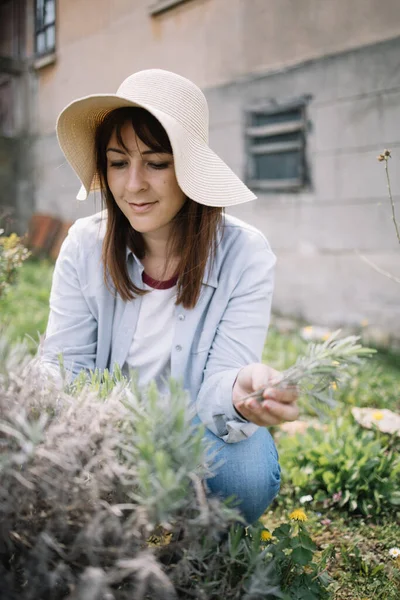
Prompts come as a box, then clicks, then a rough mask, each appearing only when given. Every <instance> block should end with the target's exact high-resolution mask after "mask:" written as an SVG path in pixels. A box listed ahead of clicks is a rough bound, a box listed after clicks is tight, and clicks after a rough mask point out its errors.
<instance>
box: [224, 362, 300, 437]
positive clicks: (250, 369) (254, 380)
mask: <svg viewBox="0 0 400 600" xmlns="http://www.w3.org/2000/svg"><path fill="white" fill-rule="evenodd" d="M281 377H282V376H281V374H280V373H279V371H276V370H275V369H273V368H272V367H267V365H263V364H261V363H253V364H251V365H247V366H246V367H243V369H241V370H240V371H239V374H238V376H237V378H236V381H235V384H234V386H233V391H232V401H233V405H234V407H235V408H236V410H237V411H239V413H240V414H241V415H242V416H243V417H244V418H245V419H248V420H249V421H251V422H252V423H255V424H256V425H261V426H264V427H266V426H269V425H278V424H279V423H283V422H284V421H295V420H296V419H297V417H298V415H299V409H298V407H297V404H296V401H297V397H298V393H297V389H296V388H293V387H288V388H286V389H281V390H279V389H274V388H273V387H272V386H273V385H274V384H275V385H276V384H277V383H278V382H279V381H280V379H281ZM261 388H266V389H265V391H264V393H263V400H262V401H260V400H258V399H257V398H249V399H248V400H244V401H243V398H244V397H245V396H248V395H249V394H252V393H253V392H256V391H257V390H260V389H261Z"/></svg>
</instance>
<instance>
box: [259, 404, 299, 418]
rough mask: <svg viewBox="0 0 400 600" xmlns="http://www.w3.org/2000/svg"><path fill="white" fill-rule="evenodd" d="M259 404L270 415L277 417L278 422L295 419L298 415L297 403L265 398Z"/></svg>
mask: <svg viewBox="0 0 400 600" xmlns="http://www.w3.org/2000/svg"><path fill="white" fill-rule="evenodd" d="M260 404H261V406H262V408H263V409H264V410H265V411H266V412H267V413H268V414H269V415H270V416H271V417H273V418H274V419H278V421H279V422H283V421H295V420H296V419H297V418H298V416H299V407H298V406H297V404H283V403H282V402H276V401H275V400H265V401H264V402H261V403H260Z"/></svg>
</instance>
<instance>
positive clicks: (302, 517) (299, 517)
mask: <svg viewBox="0 0 400 600" xmlns="http://www.w3.org/2000/svg"><path fill="white" fill-rule="evenodd" d="M289 519H291V520H292V521H308V517H307V515H306V513H305V512H304V510H303V509H302V508H296V509H295V510H294V511H293V512H291V513H290V515H289Z"/></svg>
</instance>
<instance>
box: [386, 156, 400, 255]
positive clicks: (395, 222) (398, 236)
mask: <svg viewBox="0 0 400 600" xmlns="http://www.w3.org/2000/svg"><path fill="white" fill-rule="evenodd" d="M389 158H390V154H389V155H387V156H385V171H386V180H387V187H388V192H389V198H390V204H391V207H392V218H393V223H394V227H395V229H396V235H397V239H398V242H399V244H400V232H399V226H398V224H397V220H396V212H395V208H394V202H393V196H392V188H391V186H390V177H389V167H388V161H389Z"/></svg>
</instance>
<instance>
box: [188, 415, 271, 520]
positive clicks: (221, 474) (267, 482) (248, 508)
mask: <svg viewBox="0 0 400 600" xmlns="http://www.w3.org/2000/svg"><path fill="white" fill-rule="evenodd" d="M194 422H195V423H196V422H199V419H198V417H197V416H196V417H195V419H194ZM205 440H206V441H207V442H213V444H212V450H211V452H215V451H217V454H216V459H215V460H216V462H217V463H220V462H222V464H221V465H219V466H218V468H217V470H216V475H215V476H214V477H212V478H210V479H207V486H208V488H209V490H210V493H211V495H213V496H214V495H215V496H219V497H221V498H229V497H230V496H235V497H236V499H237V504H236V503H235V505H236V506H237V508H238V509H239V510H240V512H241V513H242V515H243V517H244V518H245V519H246V521H247V523H249V524H251V523H254V522H255V521H257V519H259V517H261V515H262V514H263V513H264V512H265V510H266V509H267V508H268V506H269V505H270V504H271V502H272V500H273V499H274V498H275V496H276V495H277V493H278V492H279V487H280V480H281V469H280V466H279V462H278V453H277V450H276V447H275V443H274V440H273V439H272V436H271V434H270V432H269V431H268V429H266V428H265V427H260V428H259V429H258V430H257V431H256V432H255V433H254V434H253V435H252V436H251V437H250V438H248V439H246V440H243V441H242V442H237V443H235V444H227V443H226V442H224V441H223V440H221V438H219V437H217V436H216V435H214V434H213V433H212V432H211V431H210V430H209V429H206V432H205Z"/></svg>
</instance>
